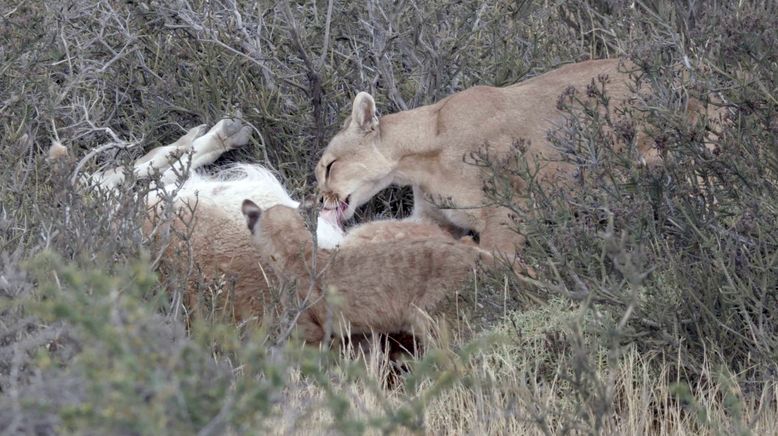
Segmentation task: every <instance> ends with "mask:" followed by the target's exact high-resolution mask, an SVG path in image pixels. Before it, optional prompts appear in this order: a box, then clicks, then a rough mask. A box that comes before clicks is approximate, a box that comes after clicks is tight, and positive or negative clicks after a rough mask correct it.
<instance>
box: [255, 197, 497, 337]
mask: <svg viewBox="0 0 778 436" xmlns="http://www.w3.org/2000/svg"><path fill="white" fill-rule="evenodd" d="M242 210H243V214H244V216H245V217H246V222H247V224H248V228H249V230H251V233H252V238H253V243H254V245H255V246H256V247H257V249H258V251H259V255H260V258H261V261H262V262H263V263H264V262H267V264H268V265H270V267H271V269H272V270H273V272H274V273H275V275H276V276H277V277H278V278H279V279H281V280H282V281H284V282H286V283H290V284H294V289H295V292H296V297H297V298H298V299H299V300H301V301H305V302H306V306H307V307H308V308H307V309H306V310H305V311H304V312H303V313H302V314H301V316H300V317H299V318H298V321H297V326H296V327H297V329H298V331H299V333H300V334H301V337H302V338H303V339H304V340H305V342H306V343H310V344H317V343H319V342H321V341H322V340H324V339H326V338H325V337H324V334H325V323H326V322H327V320H328V310H332V312H331V315H332V317H331V318H329V319H331V320H332V333H333V334H334V335H336V336H338V337H343V336H344V335H345V334H346V333H347V332H350V333H351V334H360V333H369V332H371V331H374V332H378V333H396V332H411V333H415V334H421V336H422V337H423V336H424V335H425V334H426V333H427V332H428V331H429V330H428V327H429V325H428V322H429V319H430V318H429V315H434V314H435V313H436V312H437V309H438V306H439V303H440V302H441V301H442V300H443V299H444V297H446V296H447V295H454V294H455V292H456V290H457V289H458V288H461V287H462V286H463V285H464V284H465V283H466V282H467V281H468V279H469V278H470V277H471V276H472V275H473V271H474V268H475V267H476V263H477V261H478V260H479V258H481V257H482V256H488V254H485V253H484V252H483V251H482V250H480V249H478V248H477V247H473V246H471V245H468V244H466V243H461V242H458V241H456V240H453V239H451V238H450V237H449V238H448V239H447V240H446V239H443V238H431V239H416V240H391V241H388V242H374V243H364V244H360V245H359V246H353V247H352V246H348V245H346V246H345V247H342V248H340V249H337V250H324V249H319V250H317V252H316V253H315V260H316V269H317V273H316V274H313V275H312V274H311V266H312V265H313V261H314V253H313V241H312V238H311V234H310V232H309V231H308V230H307V229H306V228H305V224H304V222H303V219H302V217H301V216H300V214H299V213H298V211H297V210H295V209H292V208H290V207H286V206H281V205H277V206H273V207H270V208H268V209H266V210H262V209H260V208H259V206H257V205H256V204H255V203H254V202H252V201H251V200H245V201H244V202H243V207H242ZM349 325H350V329H349V328H348V326H349Z"/></svg>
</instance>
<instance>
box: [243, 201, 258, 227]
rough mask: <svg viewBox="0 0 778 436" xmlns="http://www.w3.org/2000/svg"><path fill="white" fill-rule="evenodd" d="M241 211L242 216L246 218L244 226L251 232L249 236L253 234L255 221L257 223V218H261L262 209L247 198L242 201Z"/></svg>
mask: <svg viewBox="0 0 778 436" xmlns="http://www.w3.org/2000/svg"><path fill="white" fill-rule="evenodd" d="M241 211H243V216H244V217H246V224H247V225H248V227H249V230H251V234H254V227H255V226H256V225H257V221H259V217H260V216H262V209H260V208H259V206H257V204H256V203H254V202H253V201H251V200H249V199H248V198H247V199H245V200H243V205H242V206H241Z"/></svg>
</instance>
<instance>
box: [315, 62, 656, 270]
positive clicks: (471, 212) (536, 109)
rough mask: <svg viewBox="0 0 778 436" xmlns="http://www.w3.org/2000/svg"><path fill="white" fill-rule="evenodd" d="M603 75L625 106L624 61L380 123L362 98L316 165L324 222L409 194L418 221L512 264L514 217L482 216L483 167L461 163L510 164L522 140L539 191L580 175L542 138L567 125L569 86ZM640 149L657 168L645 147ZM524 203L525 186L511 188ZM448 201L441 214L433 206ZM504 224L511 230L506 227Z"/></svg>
mask: <svg viewBox="0 0 778 436" xmlns="http://www.w3.org/2000/svg"><path fill="white" fill-rule="evenodd" d="M601 75H607V76H608V77H609V81H610V83H609V85H608V87H607V91H608V95H609V96H610V98H611V99H612V101H613V102H614V107H616V106H621V105H624V104H629V99H630V97H631V95H632V93H631V91H630V89H629V86H628V85H629V79H628V76H627V74H625V73H623V72H621V71H620V68H619V61H618V60H611V59H609V60H598V61H588V62H581V63H577V64H572V65H566V66H563V67H561V68H559V69H557V70H554V71H551V72H548V73H546V74H543V75H541V76H537V77H534V78H532V79H529V80H526V81H524V82H521V83H517V84H515V85H513V86H508V87H505V88H495V87H490V86H476V87H473V88H470V89H467V90H464V91H462V92H459V93H456V94H453V95H451V96H448V97H446V98H444V99H443V100H441V101H439V102H437V103H435V104H431V105H428V106H423V107H419V108H416V109H412V110H407V111H403V112H399V113H395V114H388V115H385V116H383V117H380V118H379V117H378V115H377V113H376V105H375V102H374V100H373V97H372V96H371V95H370V94H368V93H365V92H360V93H359V94H358V95H357V96H356V98H355V99H354V102H353V107H352V112H351V116H350V117H348V119H346V122H345V123H344V125H343V128H342V129H341V130H340V132H338V133H337V134H336V135H335V137H333V138H332V140H331V141H330V143H329V145H328V146H327V148H326V149H325V150H324V153H323V154H322V157H321V159H320V160H319V163H318V164H317V165H316V179H317V180H318V183H319V187H320V189H321V191H322V194H323V197H324V199H325V202H324V205H323V206H324V209H323V210H322V213H321V215H322V216H324V217H325V219H329V220H338V221H341V222H342V221H343V220H345V219H349V218H350V217H351V216H352V215H353V214H354V211H355V210H356V208H357V207H358V206H360V205H362V204H363V203H365V202H366V201H368V200H369V199H370V198H371V197H373V196H374V195H375V194H376V193H378V192H379V191H381V190H382V189H384V188H386V187H388V186H389V185H392V184H396V185H411V186H412V187H413V196H414V216H416V217H420V216H424V217H428V218H432V219H433V220H436V221H439V222H441V223H445V224H447V225H453V226H457V227H459V228H462V229H465V230H472V231H475V232H478V233H479V234H480V244H481V246H482V248H484V249H487V250H489V251H492V250H497V251H500V252H502V253H503V254H505V255H508V256H510V257H512V256H513V254H514V252H515V249H516V247H517V246H521V245H522V244H523V242H524V238H523V236H522V235H520V234H518V233H516V232H515V231H514V230H513V229H512V227H515V226H512V225H510V224H511V217H510V212H509V211H508V209H505V208H499V207H493V206H491V207H484V206H485V205H487V203H488V200H487V199H486V198H485V195H484V193H483V186H484V182H483V180H482V175H481V172H480V169H479V167H477V166H475V165H470V164H468V163H466V162H465V161H464V160H463V158H465V157H468V156H470V155H471V154H472V153H475V152H478V151H479V150H481V149H482V147H484V145H485V144H489V147H490V148H489V152H490V155H493V156H494V157H496V158H498V159H499V158H504V157H505V156H506V155H507V154H508V153H511V152H512V144H513V142H514V141H516V140H520V139H523V140H526V141H528V142H527V154H526V159H527V160H528V161H529V162H528V164H529V166H530V167H533V166H534V165H535V163H538V164H540V165H541V169H540V174H539V180H540V181H541V182H543V181H548V180H551V179H555V178H558V177H560V176H562V177H566V175H567V174H572V173H573V171H574V170H575V168H574V167H573V166H572V165H569V164H564V163H562V162H560V161H561V159H560V153H559V152H558V151H557V150H556V149H555V148H554V147H553V146H552V145H551V144H550V143H549V141H548V140H547V138H546V132H547V131H548V130H549V129H550V128H551V127H553V126H554V125H555V124H559V123H561V122H562V121H563V119H564V115H563V113H562V112H561V111H560V110H559V109H557V98H558V97H559V95H560V94H562V92H563V91H565V89H566V88H567V87H569V86H573V87H575V88H576V89H577V90H578V91H579V92H584V91H585V90H586V86H587V85H589V84H590V83H591V82H592V80H593V79H596V78H597V77H598V76H601ZM639 149H640V151H641V152H642V153H643V155H644V157H645V159H646V160H655V159H656V158H657V156H656V150H654V149H652V148H651V144H650V143H648V142H645V143H644V142H641V143H640V144H639ZM514 184H515V188H514V189H515V190H516V198H515V201H516V202H517V203H518V204H521V202H522V201H523V200H522V198H523V197H522V194H525V193H524V192H523V191H524V190H525V186H524V182H523V181H522V180H516V181H514ZM430 198H431V199H433V200H435V201H438V202H439V201H440V200H441V199H450V201H451V205H452V206H453V207H451V208H446V209H439V208H438V207H437V206H436V205H434V204H432V203H431V202H429V201H428V199H430ZM506 224H507V225H506Z"/></svg>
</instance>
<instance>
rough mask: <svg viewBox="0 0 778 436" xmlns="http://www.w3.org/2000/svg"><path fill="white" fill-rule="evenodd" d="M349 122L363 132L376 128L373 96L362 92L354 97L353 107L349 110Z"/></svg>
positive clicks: (376, 121)
mask: <svg viewBox="0 0 778 436" xmlns="http://www.w3.org/2000/svg"><path fill="white" fill-rule="evenodd" d="M351 120H352V121H353V122H354V123H356V126H357V127H359V128H360V129H361V130H363V131H365V132H369V131H371V130H373V129H375V128H376V127H378V117H376V113H375V100H373V96H371V95H370V94H368V93H366V92H364V91H362V92H360V93H359V94H357V96H356V97H354V106H353V107H352V108H351Z"/></svg>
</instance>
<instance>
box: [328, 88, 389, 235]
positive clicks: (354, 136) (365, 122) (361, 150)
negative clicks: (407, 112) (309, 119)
mask: <svg viewBox="0 0 778 436" xmlns="http://www.w3.org/2000/svg"><path fill="white" fill-rule="evenodd" d="M395 166H396V162H392V160H391V158H390V157H389V153H382V152H381V132H380V129H379V122H378V117H377V116H376V108H375V101H374V100H373V97H372V96H371V95H370V94H368V93H366V92H360V93H359V94H357V96H356V97H355V98H354V105H353V108H352V110H351V117H349V118H348V119H346V122H345V123H344V124H343V128H342V129H341V130H340V132H338V134H337V135H335V137H334V138H332V140H331V141H330V143H329V145H327V148H326V149H325V150H324V154H323V155H322V157H321V159H320V160H319V163H318V164H317V165H316V180H317V181H318V183H319V189H320V191H321V193H322V197H323V204H322V206H323V210H322V212H321V214H320V215H321V216H322V217H323V218H325V219H326V220H328V221H330V222H332V223H337V224H338V225H340V224H342V222H343V221H344V220H347V219H349V218H351V216H353V215H354V211H355V210H356V208H357V207H359V206H361V205H362V204H364V203H365V202H367V201H368V200H369V199H370V198H372V197H373V196H374V195H375V194H377V193H378V191H380V190H382V189H384V188H386V187H388V186H389V185H390V184H391V183H392V171H393V170H394V168H395Z"/></svg>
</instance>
